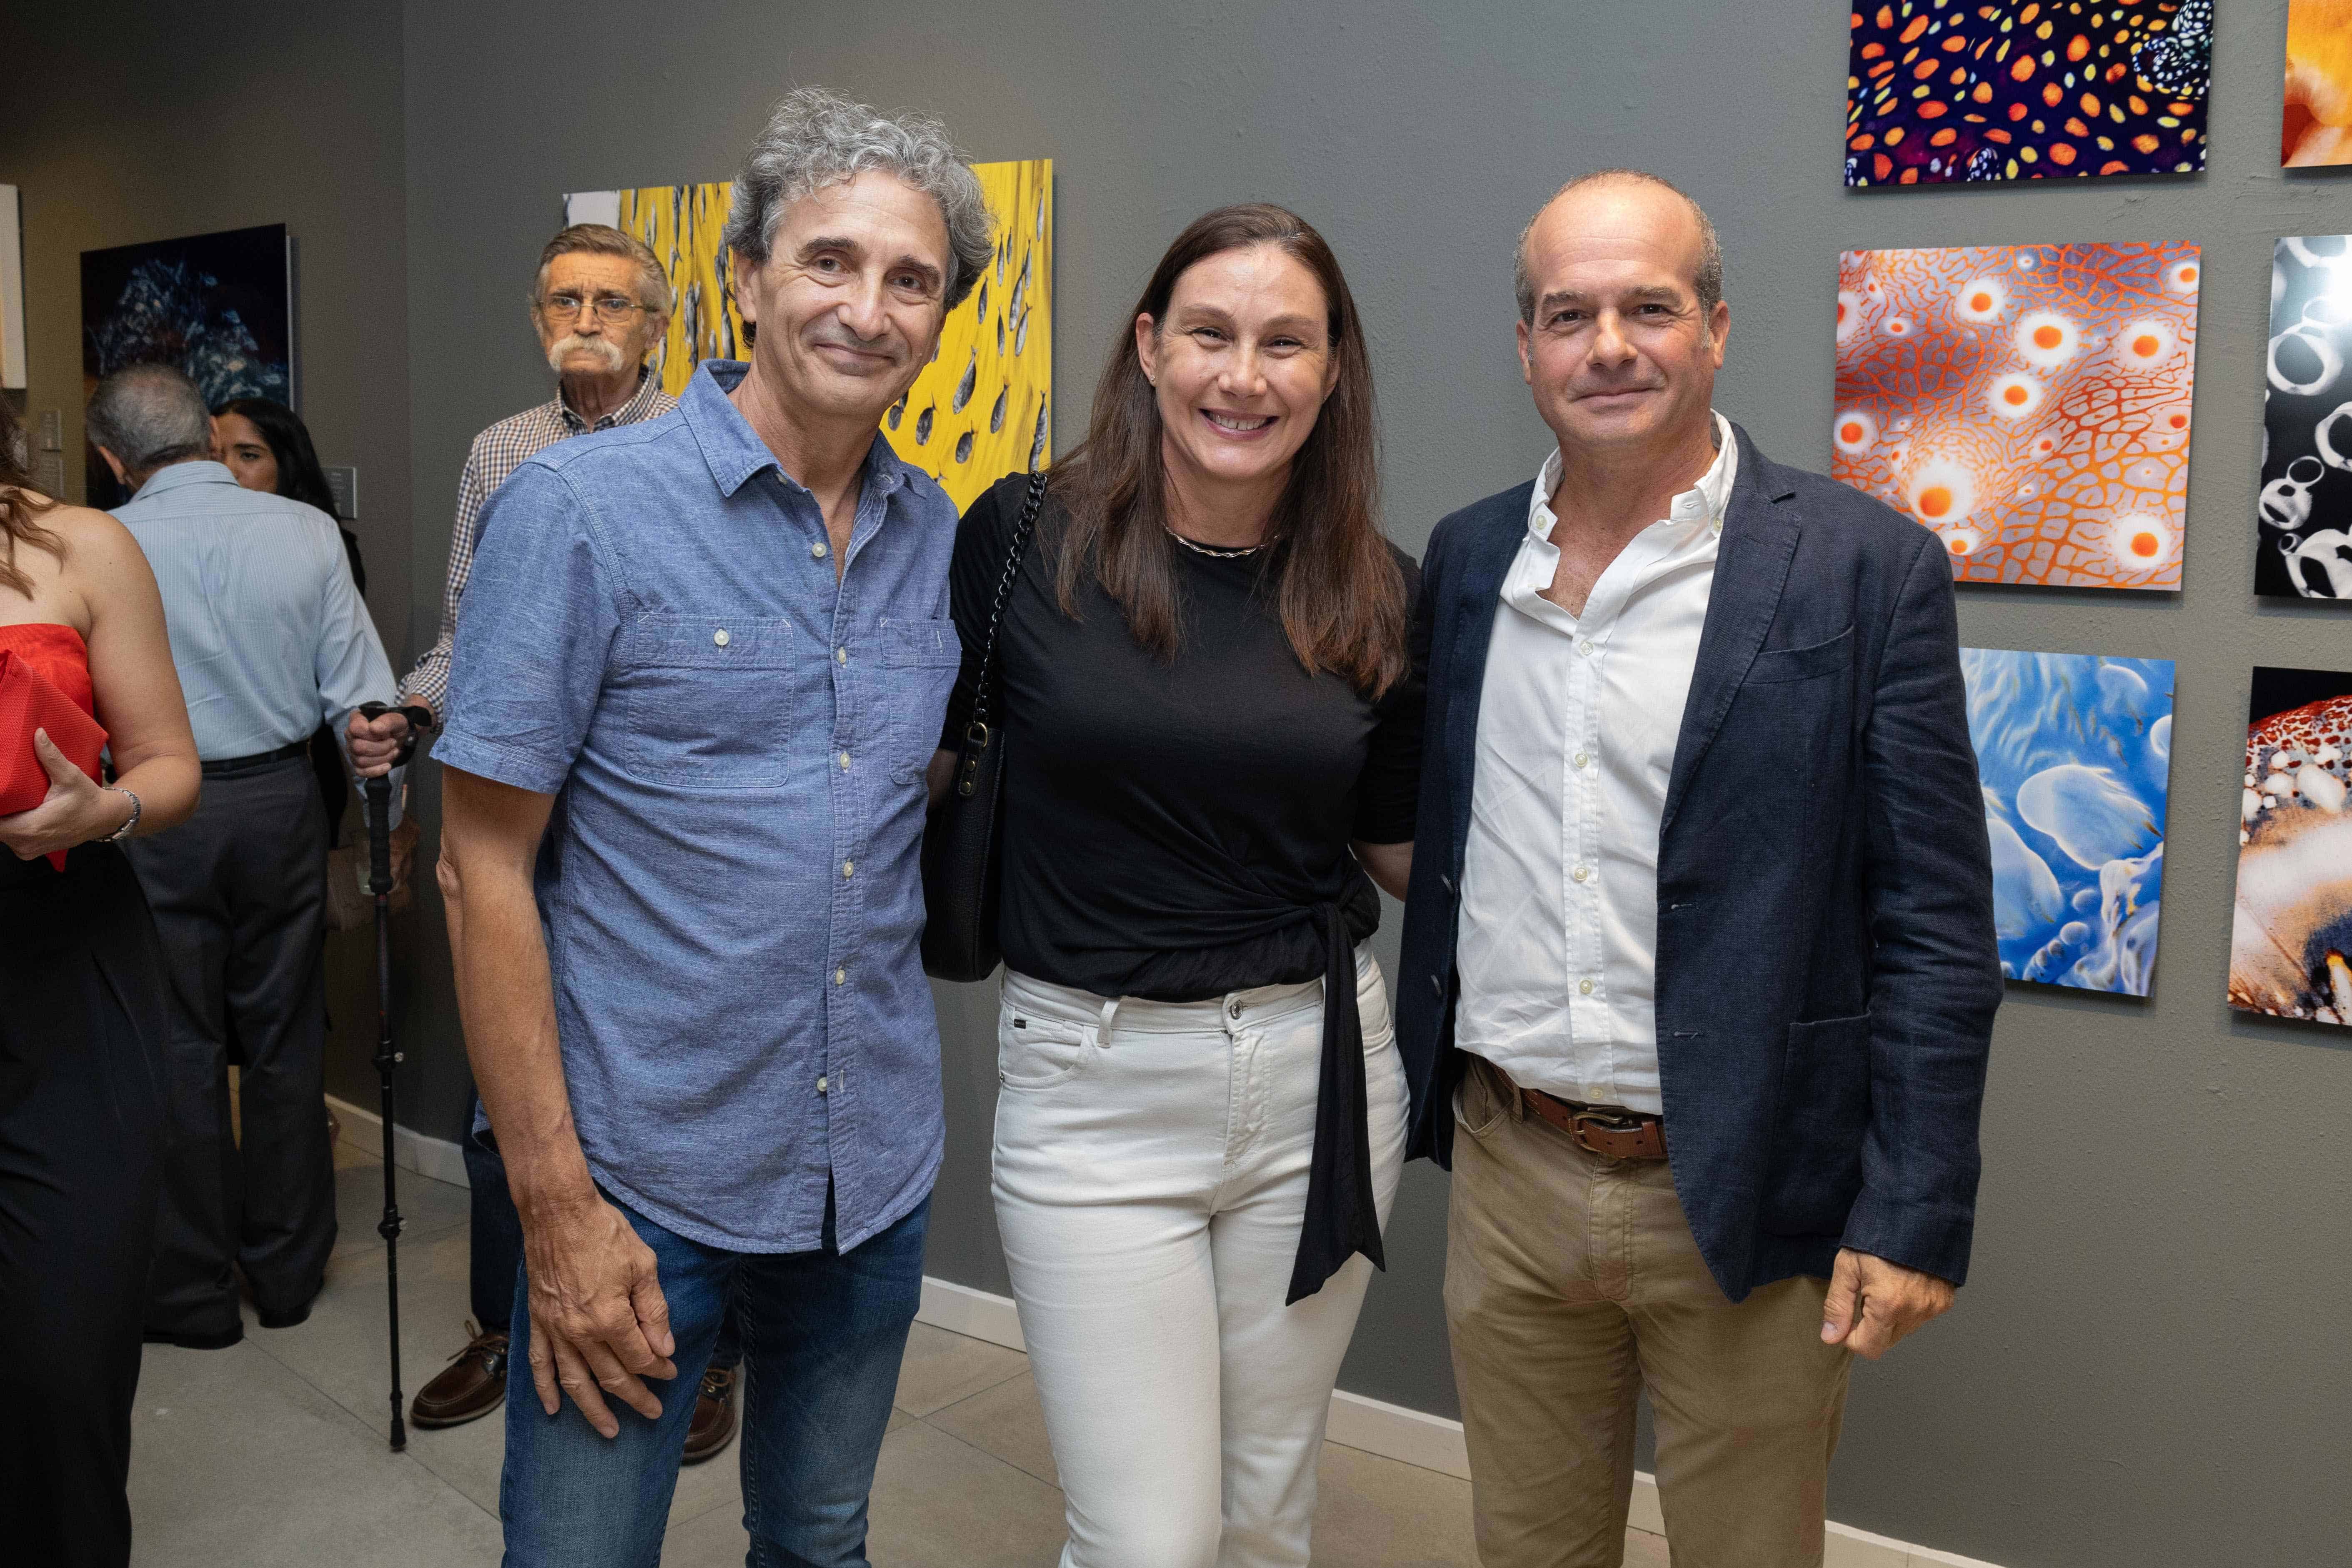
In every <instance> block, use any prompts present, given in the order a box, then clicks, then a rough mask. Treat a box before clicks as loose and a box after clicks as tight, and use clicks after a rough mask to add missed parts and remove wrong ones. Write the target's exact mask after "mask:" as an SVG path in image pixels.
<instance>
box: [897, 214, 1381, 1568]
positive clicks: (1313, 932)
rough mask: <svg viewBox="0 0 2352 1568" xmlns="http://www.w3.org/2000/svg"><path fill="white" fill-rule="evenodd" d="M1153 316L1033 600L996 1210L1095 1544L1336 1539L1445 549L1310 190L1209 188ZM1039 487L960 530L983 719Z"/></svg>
mask: <svg viewBox="0 0 2352 1568" xmlns="http://www.w3.org/2000/svg"><path fill="white" fill-rule="evenodd" d="M1128 321H1129V328H1128V330H1126V331H1122V332H1121V334H1120V338H1119V341H1118V344H1117V346H1116V348H1115V350H1114V352H1113V353H1112V355H1111V359H1110V364H1109V367H1108V371H1107V372H1106V374H1104V377H1103V380H1102V382H1101V384H1100V390H1099V391H1097V394H1096V398H1095V406H1094V416H1093V420H1092V423H1091V426H1090V427H1089V429H1088V431H1087V439H1086V443H1085V444H1084V445H1083V446H1082V447H1079V448H1078V449H1077V451H1076V452H1075V453H1073V454H1071V456H1070V457H1069V458H1067V459H1066V460H1065V461H1063V462H1062V463H1060V464H1057V465H1056V466H1055V468H1054V470H1053V475H1054V478H1053V483H1052V489H1051V490H1050V492H1049V495H1048V498H1047V500H1046V501H1045V506H1044V509H1043V510H1042V512H1041V513H1040V515H1039V519H1038V521H1037V525H1036V541H1037V546H1036V552H1035V557H1034V562H1032V563H1030V567H1029V568H1027V569H1024V570H1023V571H1022V572H1021V573H1020V575H1019V577H1018V580H1017V582H1016V583H1015V584H1014V585H1013V588H1012V590H1011V593H1010V595H1009V596H1008V598H1007V600H1006V603H1005V605H1004V609H1003V619H1002V623H1001V627H1000V630H999V633H998V642H997V654H996V660H997V662H996V674H995V679H994V682H993V685H992V691H993V697H992V703H993V705H994V710H995V712H996V713H997V714H998V715H1000V716H1001V718H1002V723H1003V732H1004V735H1005V739H1006V744H1007V748H1008V749H1007V751H1006V752H1005V762H1004V764H1003V765H1004V769H1005V773H1004V782H1003V789H1004V802H1005V805H1004V818H1003V884H1002V894H1001V902H1000V907H999V928H1000V935H1001V940H1002V942H1003V952H1004V963H1005V977H1004V989H1003V1003H1002V1006H1001V1009H1000V1013H999V1017H998V1027H997V1040H998V1073H999V1077H1000V1079H1002V1081H1003V1092H1002V1094H1001V1096H1000V1097H999V1099H998V1101H997V1111H996V1140H995V1152H994V1160H993V1172H994V1187H995V1195H996V1214H997V1223H998V1227H999V1229H1000V1230H1001V1232H1002V1233H1003V1241H1004V1252H1005V1259H1006V1262H1007V1265H1008V1266H1009V1268H1010V1270H1011V1273H1012V1278H1013V1293H1014V1295H1015V1296H1016V1297H1017V1298H1018V1300H1019V1302H1020V1309H1021V1323H1022V1331H1023V1333H1024V1337H1025V1339H1026V1340H1027V1342H1028V1348H1029V1353H1030V1358H1031V1366H1032V1369H1033V1371H1034V1373H1035V1377H1036V1383H1037V1388H1038V1393H1039V1394H1040V1396H1041V1398H1042V1400H1043V1402H1044V1405H1045V1423H1046V1429H1047V1432H1048V1434H1049V1436H1051V1438H1052V1441H1053V1447H1054V1457H1055V1463H1056V1464H1057V1465H1058V1466H1059V1467H1060V1471H1061V1479H1062V1484H1063V1487H1064V1489H1065V1491H1066V1496H1067V1517H1068V1523H1069V1532H1070V1539H1069V1544H1068V1546H1067V1547H1066V1549H1065V1551H1064V1553H1063V1557H1062V1561H1063V1563H1064V1564H1066V1568H1133V1565H1134V1564H1137V1563H1166V1564H1186V1565H1198V1568H1207V1565H1209V1564H1211V1563H1217V1564H1223V1565H1226V1568H1272V1565H1275V1564H1286V1565H1288V1564H1297V1565H1301V1568H1303V1565H1304V1564H1305V1563H1307V1550H1308V1536H1309V1531H1310V1528H1311V1525H1312V1522H1313V1517H1314V1511H1315V1462H1316V1458H1317V1455H1318V1452H1319V1451H1320V1448H1321V1446H1322V1437H1323V1427H1324V1420H1325V1415H1326V1413H1327V1411H1328V1407H1329V1404H1330V1398H1331V1388H1332V1384H1333V1382H1334V1380H1335V1379H1336V1378H1337V1376H1338V1374H1339V1359H1340V1356H1341V1355H1342V1353H1343V1352H1345V1351H1346V1349H1347V1346H1348V1341H1349V1337H1350V1336H1351V1335H1352V1334H1353V1333H1354V1331H1355V1324H1356V1315H1357V1311H1358V1310H1359V1309H1360V1307H1361V1305H1362V1303H1363V1298H1364V1289H1365V1286H1366V1284H1367V1283H1368V1282H1369V1280H1370V1271H1371V1268H1372V1265H1373V1264H1374V1263H1375V1262H1378V1261H1379V1260H1380V1258H1381V1226H1382V1225H1383V1223H1384V1222H1385V1219H1386V1215H1387V1212H1388V1206H1389V1200H1390V1198H1391V1196H1392V1195H1393V1194H1394V1193H1395V1190H1396V1183H1397V1176H1398V1172H1399V1170H1400V1168H1401V1166H1402V1161H1403V1153H1404V1116H1405V1086H1404V1077H1403V1073H1402V1068H1401V1066H1400V1064H1399V1062H1398V1058H1397V1053H1396V1048H1395V1043H1394V1038H1395V1037H1394V1031H1393V1030H1392V1029H1391V1026H1390V1022H1389V1009H1388V994H1387V992H1386V990H1385V988H1384V987H1383V985H1382V984H1381V972H1380V968H1379V966H1378V965H1377V964H1375V963H1373V962H1372V958H1371V954H1370V949H1369V947H1367V946H1365V945H1364V942H1365V939H1366V938H1367V937H1369V936H1370V934H1371V933H1372V931H1373V929H1374V928H1375V927H1376V926H1377V925H1378V924H1379V923H1380V909H1381V904H1380V896H1379V894H1378V893H1377V892H1375V891H1374V889H1373V882H1374V880H1375V879H1377V880H1378V882H1379V883H1380V884H1381V886H1382V887H1385V888H1387V889H1389V890H1390V891H1391V892H1392V893H1395V894H1397V895H1398V896H1400V897H1402V894H1403V892H1404V888H1405V879H1406V875H1407V872H1408V870H1409V868H1410V867H1411V864H1412V827H1413V807H1414V802H1415V795H1416V789H1417V784H1418V779H1419V774H1420V754H1421V717H1422V675H1421V672H1420V671H1418V670H1416V669H1415V668H1412V660H1411V658H1410V656H1409V653H1408V649H1407V647H1406V640H1405V626H1406V611H1407V605H1408V601H1409V599H1410V597H1411V595H1412V590H1413V585H1414V584H1415V583H1416V582H1417V580H1418V576H1419V574H1418V572H1417V571H1416V570H1415V569H1414V567H1413V565H1412V561H1411V559H1410V558H1409V557H1406V556H1404V555H1402V553H1401V552H1398V551H1397V550H1396V549H1395V548H1394V547H1393V546H1391V544H1390V543H1389V542H1387V541H1386V540H1385V539H1383V538H1382V537H1381V532H1380V528H1379V519H1378V502H1377V490H1378V471H1377V464H1376V453H1375V449H1374V422H1373V416H1372V378H1371V369H1370V364H1369V363H1368V361H1367V357H1366V351H1365V345H1364V336H1363V331H1362V329H1361V327H1360V325H1359V323H1358V321H1357V316H1356V309H1355V303H1354V300H1352V299H1351V298H1350V297H1349V292H1348V287H1347V283H1346V281H1345V280H1344V279H1342V277H1341V276H1340V272H1339V263H1338V261H1337V260H1336V259H1335V258H1333V257H1332V254H1331V251H1330V247H1328V245H1327V244H1325V242H1324V240H1323V237H1321V236H1320V235H1318V234H1317V233H1316V232H1315V230H1314V229H1313V228H1311V227H1309V226H1307V224H1306V223H1305V222H1303V221H1302V220H1300V219H1299V218H1298V217H1297V216H1295V215H1293V214H1291V213H1289V212H1286V211H1285V210H1284V209H1282V208H1280V207H1276V206H1266V205H1245V206H1234V207H1226V208H1223V209H1220V210H1219V211H1216V212H1213V213H1210V214H1209V215H1207V216H1204V217H1202V218H1201V219H1200V220H1199V221H1197V222H1195V223H1194V224H1193V225H1192V226H1191V227H1190V228H1188V229H1186V230H1185V231H1184V233H1183V234H1182V235H1181V237H1178V239H1177V240H1176V242H1175V244H1174V245H1173V246H1172V247H1171V248H1170V250H1169V252H1168V254H1167V256H1166V257H1165V258H1162V259H1161V261H1160V267H1159V269H1158V270H1157V271H1156V272H1155V273H1154V274H1153V275H1152V278H1151V281H1150V285H1149V287H1147V288H1146V289H1145V290H1144V293H1143V298H1142V299H1141V300H1139V301H1138V302H1137V304H1136V307H1135V309H1134V310H1133V312H1132V313H1131V314H1130V315H1129V318H1128ZM1027 483H1028V480H1027V477H1026V476H1015V477H1013V478H1012V479H1006V480H1004V481H1003V483H1001V484H999V485H998V486H996V487H995V489H992V490H990V491H989V492H988V493H987V494H986V495H985V496H983V497H982V499H981V500H979V501H978V502H976V503H975V504H974V505H973V507H972V510H971V511H970V512H969V513H968V514H967V515H966V516H965V518H964V521H963V526H962V529H961V532H960V534H959V535H958V538H957V542H956V553H955V563H954V568H953V574H952V597H953V605H954V613H955V618H956V622H957V626H958V630H959V632H960V633H961V637H962V640H963V646H964V659H965V662H964V671H963V675H962V678H961V680H960V681H959V683H958V687H957V691H956V696H955V700H953V702H952V703H951V704H950V717H949V721H948V726H947V740H946V741H945V742H944V744H945V745H946V746H947V747H949V748H952V747H954V746H955V745H956V744H957V743H958V737H960V736H961V732H962V727H963V725H964V724H965V722H966V721H967V715H969V714H970V713H971V709H972V705H973V697H974V686H975V682H976V679H977V673H978V666H979V663H980V660H981V658H982V647H983V646H984V644H985V642H986V639H987V636H988V630H989V620H990V612H991V606H992V603H993V602H994V600H995V597H996V593H997V588H998V584H1000V583H1001V582H1003V580H1004V579H1005V575H1006V561H1007V558H1008V556H1009V554H1010V553H1011V550H1012V545H1013V539H1014V537H1015V534H1016V531H1017V530H1016V524H1017V519H1018V518H1019V516H1020V513H1021V511H1022V507H1023V499H1024V488H1025V486H1026V484H1027ZM946 760H947V757H946V753H942V759H941V760H940V762H935V763H934V766H935V768H936V767H941V766H944V765H945V762H946ZM1368 873H1369V875H1368ZM1358 1254H1361V1255H1362V1256H1357V1255H1358Z"/></svg>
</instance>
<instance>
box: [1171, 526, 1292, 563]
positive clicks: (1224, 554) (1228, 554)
mask: <svg viewBox="0 0 2352 1568" xmlns="http://www.w3.org/2000/svg"><path fill="white" fill-rule="evenodd" d="M1160 526H1161V527H1163V528H1166V527H1167V525H1166V524H1164V523H1163V524H1161V525H1160ZM1168 537H1169V538H1171V539H1172V540H1174V541H1175V542H1177V543H1179V544H1181V545H1182V546H1183V547H1184V548H1185V549H1187V550H1189V551H1191V552H1192V553H1193V554H1195V555H1207V556H1211V557H1213V558H1214V559H1216V560H1219V561H1238V560H1240V559H1241V558H1242V557H1244V556H1245V555H1255V554H1256V553H1257V552H1259V551H1261V550H1264V549H1265V547H1266V546H1267V545H1268V544H1270V543H1272V542H1273V541H1271V540H1265V539H1261V540H1259V541H1258V542H1256V543H1255V544H1245V545H1243V546H1242V547H1241V548H1240V549H1238V550H1232V549H1228V548H1226V547H1225V546H1223V545H1222V544H1201V543H1197V542H1194V541H1192V540H1190V539H1187V538H1185V537H1184V536H1183V535H1182V534H1181V533H1179V532H1177V531H1175V530H1174V529H1172V528H1170V529H1168Z"/></svg>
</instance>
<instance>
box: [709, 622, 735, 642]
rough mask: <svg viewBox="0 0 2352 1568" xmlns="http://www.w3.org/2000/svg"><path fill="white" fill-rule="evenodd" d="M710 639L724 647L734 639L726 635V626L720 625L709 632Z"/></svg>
mask: <svg viewBox="0 0 2352 1568" xmlns="http://www.w3.org/2000/svg"><path fill="white" fill-rule="evenodd" d="M710 640H711V641H712V642H715V643H717V644H718V645H719V647H726V646H727V645H728V644H729V643H730V642H732V641H734V640H735V639H734V638H732V637H729V636H728V635H727V628H726V627H725V626H721V627H719V629H718V630H717V631H715V632H713V633H711V634H710Z"/></svg>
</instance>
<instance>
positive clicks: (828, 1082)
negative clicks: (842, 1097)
mask: <svg viewBox="0 0 2352 1568" xmlns="http://www.w3.org/2000/svg"><path fill="white" fill-rule="evenodd" d="M832 1081H833V1080H832V1079H824V1078H821V1079H817V1080H816V1091H817V1092H818V1093H819V1094H823V1093H824V1092H825V1090H826V1089H829V1088H831V1087H832Z"/></svg>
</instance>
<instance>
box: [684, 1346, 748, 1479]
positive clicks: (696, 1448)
mask: <svg viewBox="0 0 2352 1568" xmlns="http://www.w3.org/2000/svg"><path fill="white" fill-rule="evenodd" d="M734 1440H735V1369H734V1368H733V1367H731V1366H730V1367H727V1368H725V1369H723V1370H722V1369H721V1368H719V1367H715V1366H714V1367H712V1368H711V1369H710V1370H709V1371H708V1372H706V1373H703V1374H702V1387H701V1389H700V1390H699V1391H698V1393H697V1394H695V1397H694V1419H693V1420H692V1421H690V1422H688V1424H687V1428H686V1453H685V1455H684V1457H683V1458H682V1459H681V1460H680V1463H683V1464H688V1465H698V1464H700V1463H702V1461H703V1460H705V1459H707V1458H710V1457H711V1456H712V1455H713V1454H716V1453H718V1452H719V1450H720V1449H721V1448H724V1447H727V1445H728V1444H730V1443H731V1442H733V1441H734Z"/></svg>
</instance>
